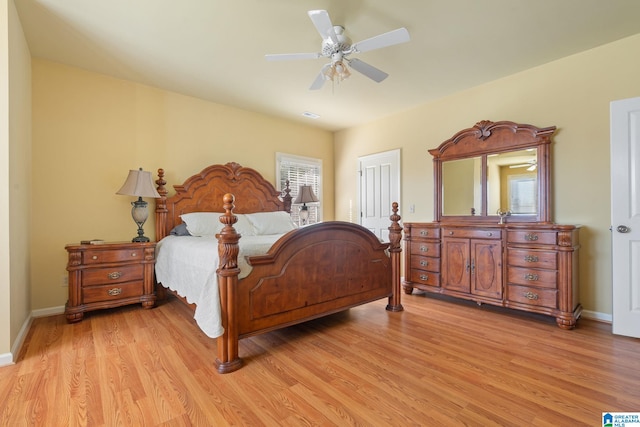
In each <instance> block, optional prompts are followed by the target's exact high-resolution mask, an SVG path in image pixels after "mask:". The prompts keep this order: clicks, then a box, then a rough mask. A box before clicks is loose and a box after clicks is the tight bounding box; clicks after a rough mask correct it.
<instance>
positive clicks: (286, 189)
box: [282, 180, 293, 213]
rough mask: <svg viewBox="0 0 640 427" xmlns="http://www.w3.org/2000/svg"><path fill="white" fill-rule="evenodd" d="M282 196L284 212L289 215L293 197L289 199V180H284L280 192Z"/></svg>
mask: <svg viewBox="0 0 640 427" xmlns="http://www.w3.org/2000/svg"><path fill="white" fill-rule="evenodd" d="M282 192H283V193H284V195H283V196H282V201H283V203H284V210H285V211H286V212H288V213H291V201H292V199H293V197H291V194H290V193H291V188H289V180H286V182H285V185H284V190H282Z"/></svg>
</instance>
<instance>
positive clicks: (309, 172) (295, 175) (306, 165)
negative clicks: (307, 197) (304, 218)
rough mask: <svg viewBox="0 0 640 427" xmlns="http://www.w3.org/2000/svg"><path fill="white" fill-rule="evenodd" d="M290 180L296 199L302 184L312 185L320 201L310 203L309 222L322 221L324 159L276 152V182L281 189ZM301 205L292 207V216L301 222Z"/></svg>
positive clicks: (292, 195)
mask: <svg viewBox="0 0 640 427" xmlns="http://www.w3.org/2000/svg"><path fill="white" fill-rule="evenodd" d="M287 180H289V188H290V189H291V197H293V200H295V199H296V197H297V195H298V191H299V189H300V186H301V185H310V186H311V188H312V189H313V192H314V193H315V195H316V196H317V197H318V200H320V202H318V203H314V204H312V205H308V208H309V220H308V223H309V224H313V223H316V222H319V221H322V160H320V159H313V158H310V157H301V156H295V155H293V154H285V153H276V182H277V183H278V185H279V188H278V189H279V190H283V189H284V188H285V185H286V184H285V183H286V181H287ZM299 212H300V206H297V205H294V206H292V207H291V218H292V219H293V221H294V222H299V220H300V218H299V215H298V213H299Z"/></svg>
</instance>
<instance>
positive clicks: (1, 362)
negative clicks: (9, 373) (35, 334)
mask: <svg viewBox="0 0 640 427" xmlns="http://www.w3.org/2000/svg"><path fill="white" fill-rule="evenodd" d="M63 313H64V306H63V305H61V306H58V307H49V308H43V309H40V310H33V311H32V312H31V314H30V315H29V317H27V319H26V320H25V321H24V323H23V324H22V328H20V332H18V336H17V337H16V340H15V341H14V342H13V345H12V346H11V353H4V354H0V366H6V365H12V364H14V363H15V358H16V357H17V355H18V353H20V349H21V348H22V344H24V340H25V339H26V338H27V333H28V332H29V328H31V323H32V322H33V319H35V318H36V317H46V316H55V315H58V314H63Z"/></svg>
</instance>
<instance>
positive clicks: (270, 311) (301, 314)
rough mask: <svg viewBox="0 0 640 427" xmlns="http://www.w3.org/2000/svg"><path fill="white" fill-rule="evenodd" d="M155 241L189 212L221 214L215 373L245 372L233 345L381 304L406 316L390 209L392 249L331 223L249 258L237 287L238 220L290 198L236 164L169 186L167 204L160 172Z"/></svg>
mask: <svg viewBox="0 0 640 427" xmlns="http://www.w3.org/2000/svg"><path fill="white" fill-rule="evenodd" d="M156 183H157V184H158V193H159V194H160V195H161V198H160V199H157V201H156V218H155V219H156V240H157V241H160V240H161V239H162V238H163V237H165V236H167V235H168V234H169V233H170V231H171V230H172V229H173V228H174V227H175V226H177V225H179V224H180V223H181V219H180V215H182V214H185V213H189V212H221V216H220V221H221V222H222V223H223V224H225V225H224V227H223V229H222V231H221V233H220V234H218V235H217V236H216V237H217V238H218V253H219V258H220V260H219V268H218V270H217V275H218V286H219V294H220V304H221V315H222V326H223V327H224V333H223V335H221V336H220V337H218V338H217V358H216V367H217V370H218V372H220V373H228V372H233V371H235V370H237V369H239V368H240V367H241V366H242V359H241V358H240V357H239V355H238V340H239V339H240V338H244V337H247V336H251V335H255V334H259V333H263V332H267V331H270V330H274V329H278V328H282V327H285V326H289V325H293V324H296V323H300V322H304V321H307V320H310V319H314V318H317V317H321V316H325V315H328V314H331V313H336V312H339V311H342V310H345V309H348V308H351V307H354V306H357V305H361V304H365V303H368V302H371V301H375V300H378V299H381V298H388V304H387V306H386V309H387V310H388V311H401V310H403V307H402V304H401V301H400V298H401V287H400V256H401V254H400V252H401V247H400V241H401V232H402V227H401V226H400V225H399V221H400V216H399V215H398V214H397V212H398V205H397V203H394V204H393V207H392V209H393V214H392V215H391V217H390V227H389V240H390V243H381V242H380V240H379V239H377V238H376V236H375V235H374V234H373V233H372V232H370V231H369V230H367V229H366V228H364V227H362V226H360V225H357V224H352V223H348V222H341V221H330V222H323V223H319V224H313V225H310V226H306V227H302V228H299V229H297V230H295V231H292V232H290V233H287V234H286V235H285V236H283V237H282V238H280V239H279V240H278V241H277V242H276V243H275V244H274V245H273V246H272V247H271V249H269V251H268V253H267V254H266V255H261V256H254V257H249V258H247V260H248V263H249V264H250V265H251V266H252V270H251V273H249V275H248V276H246V277H245V278H243V279H239V278H238V275H239V273H240V269H239V268H238V252H239V248H238V242H239V239H240V237H241V236H240V235H239V234H238V233H237V232H236V231H235V229H234V228H233V224H234V223H235V222H236V220H237V217H235V216H234V213H235V214H248V213H256V212H271V211H280V210H284V211H289V210H290V207H291V196H290V195H289V190H288V189H286V190H285V191H284V193H283V194H284V196H283V197H281V192H279V191H277V190H276V189H275V188H274V186H273V185H271V183H269V182H268V181H266V180H265V179H264V178H263V177H262V176H261V175H260V173H258V172H257V171H255V170H254V169H251V168H246V167H242V166H240V165H239V164H237V163H227V164H225V165H212V166H209V167H207V168H205V169H204V170H202V171H201V172H200V173H199V174H197V175H194V176H192V177H190V178H188V179H187V180H186V181H185V182H184V184H182V185H174V188H175V191H176V193H175V195H173V196H171V197H167V194H168V192H167V189H166V187H165V185H166V182H165V180H164V171H163V170H162V169H159V170H158V180H157V181H156Z"/></svg>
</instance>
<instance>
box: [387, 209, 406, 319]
mask: <svg viewBox="0 0 640 427" xmlns="http://www.w3.org/2000/svg"><path fill="white" fill-rule="evenodd" d="M391 210H392V211H393V214H391V216H390V217H389V219H390V220H391V226H390V227H389V242H390V243H389V257H390V258H391V280H392V284H391V285H392V295H391V296H390V297H389V304H387V310H388V311H402V310H404V307H402V302H401V295H402V292H400V253H401V252H402V246H400V240H401V239H402V227H401V226H400V224H399V222H400V220H401V219H402V218H401V217H400V215H398V203H397V202H393V204H392V205H391Z"/></svg>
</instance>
